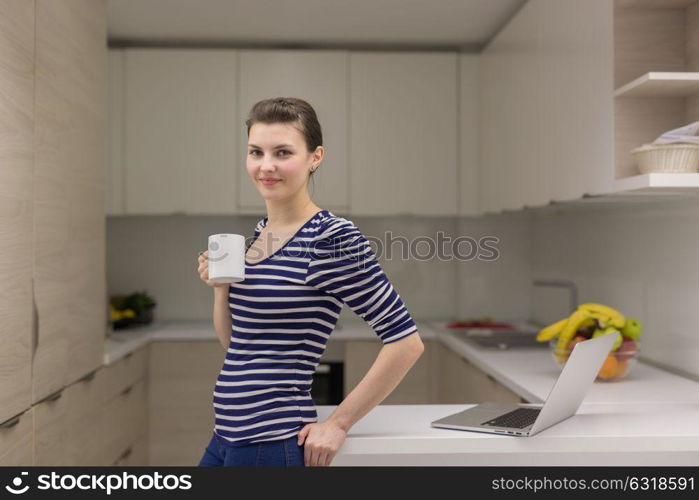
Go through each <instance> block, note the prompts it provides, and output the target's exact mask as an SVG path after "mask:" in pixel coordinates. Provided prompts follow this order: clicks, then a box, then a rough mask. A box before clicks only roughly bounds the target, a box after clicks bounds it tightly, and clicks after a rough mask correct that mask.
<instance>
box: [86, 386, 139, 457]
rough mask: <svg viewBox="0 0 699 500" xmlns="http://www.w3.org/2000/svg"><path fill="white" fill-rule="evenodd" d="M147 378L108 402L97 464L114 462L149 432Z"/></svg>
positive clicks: (101, 419)
mask: <svg viewBox="0 0 699 500" xmlns="http://www.w3.org/2000/svg"><path fill="white" fill-rule="evenodd" d="M147 415H148V387H147V381H145V380H140V381H138V382H136V383H134V384H131V385H130V386H129V387H127V388H126V389H125V390H124V391H122V392H121V393H120V394H118V395H117V396H116V397H115V398H113V399H112V400H111V401H109V402H108V403H107V404H105V405H104V406H103V407H102V408H101V411H100V413H99V419H98V422H99V438H98V440H97V443H98V446H94V445H93V447H95V448H97V449H98V450H99V457H98V458H97V459H95V460H94V462H96V463H95V465H112V464H113V463H114V462H115V461H117V460H118V459H119V457H121V456H122V455H123V453H124V451H125V449H127V448H128V447H129V446H130V445H131V444H132V443H134V442H135V441H136V439H137V438H138V437H139V436H141V435H143V434H145V433H146V432H147V431H146V429H147V420H148V417H147Z"/></svg>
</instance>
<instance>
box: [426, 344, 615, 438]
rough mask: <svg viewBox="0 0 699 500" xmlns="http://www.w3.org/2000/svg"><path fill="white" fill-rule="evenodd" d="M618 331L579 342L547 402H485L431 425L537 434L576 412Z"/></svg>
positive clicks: (514, 433)
mask: <svg viewBox="0 0 699 500" xmlns="http://www.w3.org/2000/svg"><path fill="white" fill-rule="evenodd" d="M617 335H621V334H620V333H618V332H617V333H615V334H607V335H602V336H600V337H596V338H592V339H588V340H585V341H582V342H578V343H577V344H576V345H575V347H574V348H573V351H572V352H571V354H570V357H569V358H568V361H567V362H566V364H565V365H564V366H563V370H562V371H561V374H560V375H559V376H558V380H556V383H555V384H554V386H553V388H552V389H551V392H549V395H548V397H547V398H546V401H545V402H544V403H543V404H541V403H534V404H514V403H481V404H479V405H477V406H474V407H472V408H469V409H468V410H464V411H461V412H459V413H454V414H452V415H448V416H446V417H443V418H440V419H439V420H435V421H433V422H431V423H430V426H431V427H440V428H444V429H457V430H463V431H476V432H489V433H493V434H505V435H510V436H533V435H534V434H536V433H538V432H540V431H542V430H544V429H547V428H548V427H551V426H552V425H554V424H557V423H558V422H561V421H562V420H565V419H567V418H569V417H572V416H573V415H575V412H576V411H577V410H578V408H579V407H580V404H581V403H582V401H583V399H584V398H585V394H587V391H588V390H589V389H590V386H591V385H592V382H594V380H595V377H596V376H597V373H598V372H599V370H600V368H601V367H602V363H604V360H605V359H606V357H607V354H609V351H611V349H612V346H613V345H614V342H615V341H616V339H617Z"/></svg>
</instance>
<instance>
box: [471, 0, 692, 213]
mask: <svg viewBox="0 0 699 500" xmlns="http://www.w3.org/2000/svg"><path fill="white" fill-rule="evenodd" d="M697 33H699V2H697V0H672V1H670V0H616V1H614V2H610V1H608V0H589V1H585V2H580V1H578V0H529V1H528V2H527V3H526V4H525V5H524V6H523V7H522V9H520V11H519V12H518V13H517V14H516V15H515V16H514V17H513V18H512V19H511V20H510V22H509V23H508V24H507V25H506V26H505V28H504V29H503V30H502V31H501V32H500V33H499V34H498V35H497V36H496V37H495V38H494V39H493V40H492V41H491V43H490V44H489V45H488V46H487V47H486V48H485V50H484V51H483V53H482V54H481V91H480V92H481V177H480V186H481V197H480V200H481V203H480V207H481V210H482V211H483V212H486V213H488V212H499V211H503V210H519V209H522V208H526V207H536V206H541V205H545V204H548V203H550V202H560V201H571V200H577V199H580V198H585V197H587V196H591V195H610V194H626V193H644V192H649V193H653V194H655V193H682V192H686V191H687V190H695V191H696V189H697V188H698V187H699V174H648V175H640V172H639V170H638V167H637V166H636V165H635V163H634V161H633V158H632V155H631V150H632V149H634V148H636V147H639V146H641V145H643V144H646V143H650V142H652V141H653V140H655V139H656V138H657V137H658V136H659V135H660V134H662V133H663V132H665V131H667V130H671V129H673V128H677V127H680V126H682V125H685V124H687V123H690V122H693V121H696V120H699V85H697V81H698V80H699V35H697Z"/></svg>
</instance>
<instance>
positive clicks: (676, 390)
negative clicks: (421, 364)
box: [427, 322, 699, 403]
mask: <svg viewBox="0 0 699 500" xmlns="http://www.w3.org/2000/svg"><path fill="white" fill-rule="evenodd" d="M427 326H428V327H429V328H430V329H431V330H432V331H433V334H434V335H435V337H436V338H437V339H438V340H439V341H441V342H442V343H443V344H444V345H446V346H447V347H449V348H450V349H452V350H453V351H454V352H456V353H458V354H461V355H462V356H464V357H465V358H466V359H468V360H469V361H470V362H471V363H473V364H474V365H475V366H477V367H478V368H480V369H481V370H483V371H485V372H486V373H488V374H490V375H491V376H492V377H493V378H494V379H496V380H497V381H498V382H500V383H501V384H503V385H504V386H506V387H507V388H508V389H510V390H511V391H513V392H515V393H517V394H519V395H520V396H522V397H523V398H525V399H526V400H527V401H531V402H532V403H542V402H544V401H545V400H546V397H547V396H548V394H549V392H550V391H551V389H552V388H553V384H554V383H555V382H556V379H557V378H558V375H559V374H560V372H561V370H560V368H559V367H558V365H556V362H555V361H554V359H553V356H552V354H551V351H550V350H549V348H548V347H546V348H539V347H524V348H522V347H519V348H516V347H511V348H509V349H507V350H504V351H500V350H497V349H487V348H483V347H480V346H479V345H478V344H476V343H474V342H471V341H469V340H468V339H466V338H464V336H463V335H461V334H459V333H458V332H455V331H449V330H447V329H446V328H445V323H438V322H428V323H427ZM585 402H586V403H618V402H624V403H635V402H639V403H649V402H654V403H663V402H680V403H690V402H694V403H699V382H696V381H694V380H690V379H688V378H685V377H681V376H679V375H675V374H673V373H670V372H668V371H665V370H661V369H659V368H656V367H654V366H651V365H648V364H646V363H643V362H641V361H639V362H638V363H636V366H635V367H634V368H633V370H632V371H630V372H629V374H628V375H627V376H626V377H625V378H623V379H622V380H618V381H616V382H604V381H595V382H594V383H593V384H592V387H591V388H590V391H589V392H588V393H587V395H586V396H585Z"/></svg>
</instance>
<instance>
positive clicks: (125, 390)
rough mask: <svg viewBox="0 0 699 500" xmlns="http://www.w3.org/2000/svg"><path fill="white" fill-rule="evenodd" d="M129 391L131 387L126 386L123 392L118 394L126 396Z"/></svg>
mask: <svg viewBox="0 0 699 500" xmlns="http://www.w3.org/2000/svg"><path fill="white" fill-rule="evenodd" d="M131 389H133V385H130V386H128V387H127V388H126V389H124V390H123V391H121V393H120V394H121V395H122V396H126V395H127V394H128V393H130V392H131Z"/></svg>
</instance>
